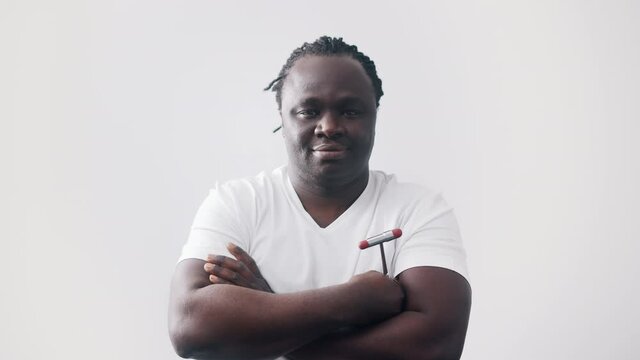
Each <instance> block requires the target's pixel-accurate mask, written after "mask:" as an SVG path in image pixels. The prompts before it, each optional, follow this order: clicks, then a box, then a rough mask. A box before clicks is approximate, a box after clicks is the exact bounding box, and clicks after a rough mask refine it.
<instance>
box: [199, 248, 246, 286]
mask: <svg viewBox="0 0 640 360" xmlns="http://www.w3.org/2000/svg"><path fill="white" fill-rule="evenodd" d="M207 260H208V261H209V262H210V263H212V264H215V265H220V266H222V267H224V268H226V269H229V270H231V271H234V272H236V273H238V274H240V275H241V276H242V277H243V278H245V279H246V280H247V281H249V282H250V281H253V279H254V278H255V275H254V273H253V272H251V270H249V268H247V266H246V265H245V264H244V263H243V262H242V261H238V260H236V259H232V258H230V257H227V256H224V255H209V256H208V257H207Z"/></svg>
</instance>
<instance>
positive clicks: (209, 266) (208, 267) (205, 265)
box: [204, 263, 213, 271]
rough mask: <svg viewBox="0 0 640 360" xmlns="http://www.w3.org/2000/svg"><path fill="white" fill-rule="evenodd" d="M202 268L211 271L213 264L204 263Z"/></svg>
mask: <svg viewBox="0 0 640 360" xmlns="http://www.w3.org/2000/svg"><path fill="white" fill-rule="evenodd" d="M204 269H205V270H206V271H211V270H212V269H213V264H210V263H206V264H204Z"/></svg>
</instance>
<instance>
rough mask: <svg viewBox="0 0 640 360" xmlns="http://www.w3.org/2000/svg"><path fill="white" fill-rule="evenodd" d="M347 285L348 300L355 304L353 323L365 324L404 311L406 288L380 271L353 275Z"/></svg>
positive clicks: (357, 324) (351, 320)
mask: <svg viewBox="0 0 640 360" xmlns="http://www.w3.org/2000/svg"><path fill="white" fill-rule="evenodd" d="M346 285H347V286H348V287H349V291H347V292H346V294H347V295H346V296H348V298H349V299H348V300H349V301H350V302H351V303H352V304H353V307H354V311H353V312H352V316H353V318H351V319H349V320H350V322H351V323H352V324H353V325H356V326H364V325H370V324H371V323H372V322H378V321H382V320H385V319H387V318H389V317H391V316H394V315H396V314H398V313H400V312H401V311H402V306H403V301H404V297H405V294H404V290H403V289H402V287H401V286H400V284H399V283H398V282H397V281H395V280H393V279H391V278H389V277H387V276H386V275H383V274H382V273H380V272H378V271H373V270H372V271H367V272H365V273H362V274H358V275H355V276H353V277H352V278H351V279H350V280H349V281H348V282H347V283H346Z"/></svg>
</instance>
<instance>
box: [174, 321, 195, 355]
mask: <svg viewBox="0 0 640 360" xmlns="http://www.w3.org/2000/svg"><path fill="white" fill-rule="evenodd" d="M169 338H170V339H171V345H173V350H174V351H175V352H176V354H177V355H178V356H180V357H181V358H183V359H188V358H191V357H193V355H194V353H195V349H194V346H193V341H192V340H191V337H190V336H188V331H187V329H186V328H185V325H184V321H174V323H173V324H171V325H170V326H169Z"/></svg>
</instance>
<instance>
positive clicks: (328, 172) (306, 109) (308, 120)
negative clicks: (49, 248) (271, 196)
mask: <svg viewBox="0 0 640 360" xmlns="http://www.w3.org/2000/svg"><path fill="white" fill-rule="evenodd" d="M376 113H377V108H376V99H375V93H374V90H373V85H372V83H371V80H370V79H369V77H368V76H367V74H366V72H365V71H364V69H363V68H362V65H360V63H358V62H357V61H356V60H355V59H352V58H351V57H348V56H305V57H303V58H301V59H299V60H298V61H296V62H295V64H294V65H293V67H292V68H291V69H290V71H289V74H288V75H287V77H286V78H285V82H284V84H283V87H282V106H281V116H282V126H283V128H282V129H283V136H284V139H285V144H286V147H287V153H288V156H289V168H290V169H291V170H293V171H295V172H296V175H297V176H299V177H301V178H302V179H304V180H307V181H312V182H316V183H323V182H329V183H331V182H349V181H354V180H356V179H357V178H358V177H361V176H368V171H369V166H368V165H369V157H370V156H371V150H372V148H373V142H374V137H375V125H376Z"/></svg>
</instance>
